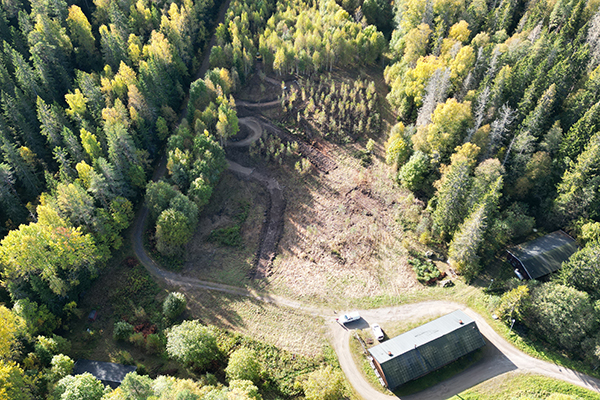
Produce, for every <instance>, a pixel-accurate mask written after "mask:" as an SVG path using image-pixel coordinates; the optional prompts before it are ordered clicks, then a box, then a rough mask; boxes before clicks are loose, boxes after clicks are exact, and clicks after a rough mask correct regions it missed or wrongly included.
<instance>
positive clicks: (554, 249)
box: [508, 231, 579, 279]
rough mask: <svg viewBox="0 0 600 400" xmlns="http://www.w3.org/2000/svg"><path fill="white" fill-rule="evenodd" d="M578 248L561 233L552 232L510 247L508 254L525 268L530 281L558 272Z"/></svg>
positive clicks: (575, 243)
mask: <svg viewBox="0 0 600 400" xmlns="http://www.w3.org/2000/svg"><path fill="white" fill-rule="evenodd" d="M577 250H579V246H578V245H577V242H575V240H574V239H573V238H572V237H571V236H569V235H567V234H566V233H564V232H563V231H556V232H552V233H550V234H548V235H546V236H542V237H539V238H537V239H535V240H532V241H530V242H526V243H523V244H520V245H518V246H514V247H511V248H510V249H509V250H508V252H509V253H510V254H512V255H513V256H514V257H515V258H517V259H518V260H519V261H521V263H522V264H523V267H525V270H526V271H527V273H528V274H529V277H530V278H531V279H537V278H539V277H541V276H544V275H548V274H550V273H552V272H555V271H558V270H559V269H560V266H561V265H562V263H563V262H565V261H567V260H568V259H569V257H571V256H572V255H573V254H574V253H575V252H576V251H577Z"/></svg>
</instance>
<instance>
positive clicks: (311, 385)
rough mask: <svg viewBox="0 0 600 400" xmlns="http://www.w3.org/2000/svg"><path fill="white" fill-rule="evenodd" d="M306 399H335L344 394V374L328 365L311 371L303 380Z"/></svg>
mask: <svg viewBox="0 0 600 400" xmlns="http://www.w3.org/2000/svg"><path fill="white" fill-rule="evenodd" d="M303 387H304V395H305V396H306V400H337V399H341V398H342V396H343V395H344V376H343V375H342V373H341V372H340V371H338V370H334V369H333V368H331V367H330V366H327V367H325V368H321V369H319V370H317V371H314V372H312V373H311V374H310V375H309V376H308V379H307V380H306V382H304V385H303Z"/></svg>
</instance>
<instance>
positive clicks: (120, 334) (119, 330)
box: [113, 321, 133, 340]
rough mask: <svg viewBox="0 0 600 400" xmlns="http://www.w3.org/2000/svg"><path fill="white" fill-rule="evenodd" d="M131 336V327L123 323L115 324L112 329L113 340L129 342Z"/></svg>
mask: <svg viewBox="0 0 600 400" xmlns="http://www.w3.org/2000/svg"><path fill="white" fill-rule="evenodd" d="M131 335H133V325H131V324H128V323H127V322H124V321H119V322H115V326H114V328H113V338H114V339H115V340H129V338H130V337H131Z"/></svg>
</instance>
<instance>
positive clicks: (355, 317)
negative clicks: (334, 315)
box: [338, 312, 360, 324]
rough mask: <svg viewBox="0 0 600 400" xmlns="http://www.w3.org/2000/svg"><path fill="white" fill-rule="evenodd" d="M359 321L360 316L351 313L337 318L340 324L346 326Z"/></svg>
mask: <svg viewBox="0 0 600 400" xmlns="http://www.w3.org/2000/svg"><path fill="white" fill-rule="evenodd" d="M359 319H360V314H359V313H357V312H351V313H348V314H344V315H342V316H341V317H339V318H338V321H339V322H340V323H341V324H347V323H348V322H352V321H358V320H359Z"/></svg>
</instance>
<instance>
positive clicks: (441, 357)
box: [369, 310, 485, 390]
mask: <svg viewBox="0 0 600 400" xmlns="http://www.w3.org/2000/svg"><path fill="white" fill-rule="evenodd" d="M484 345H485V341H484V339H483V336H482V335H481V333H480V332H479V329H478V328H477V325H476V324H475V321H474V320H473V319H472V318H471V317H469V316H468V315H467V314H465V313H464V312H462V311H460V310H457V311H454V312H452V313H450V314H447V315H444V316H443V317H440V318H438V319H436V320H434V321H431V322H429V323H427V324H425V325H421V326H419V327H418V328H415V329H413V330H411V331H408V332H406V333H403V334H402V335H400V336H396V337H395V338H393V339H390V340H388V341H385V342H383V343H381V344H380V345H378V346H374V347H372V348H370V349H369V353H371V356H372V357H373V362H374V364H375V368H377V370H378V371H379V374H380V375H381V377H382V379H383V381H384V382H385V384H386V386H387V387H388V389H390V390H394V389H395V388H397V387H398V386H400V385H403V384H405V383H406V382H409V381H412V380H413V379H417V378H419V377H421V376H423V375H426V374H428V373H430V372H432V371H435V370H436V369H439V368H441V367H443V366H444V365H446V364H449V363H451V362H452V361H454V360H456V359H458V358H460V357H462V356H464V355H466V354H469V353H471V352H473V351H475V350H477V349H479V348H480V347H482V346H484Z"/></svg>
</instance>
